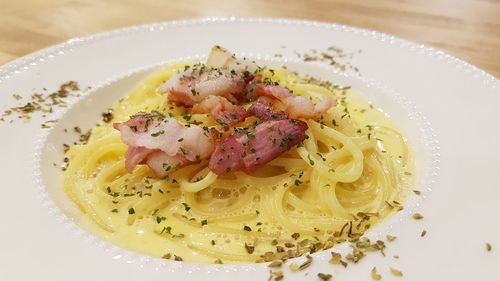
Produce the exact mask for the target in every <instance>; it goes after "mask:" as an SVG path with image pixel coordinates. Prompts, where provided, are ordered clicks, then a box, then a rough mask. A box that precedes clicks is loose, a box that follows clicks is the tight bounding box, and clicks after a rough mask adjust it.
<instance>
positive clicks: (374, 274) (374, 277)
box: [371, 266, 382, 281]
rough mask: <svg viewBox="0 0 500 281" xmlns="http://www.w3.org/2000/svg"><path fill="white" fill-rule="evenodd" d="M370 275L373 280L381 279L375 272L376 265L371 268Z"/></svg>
mask: <svg viewBox="0 0 500 281" xmlns="http://www.w3.org/2000/svg"><path fill="white" fill-rule="evenodd" d="M371 276H372V279H373V280H375V281H379V280H381V279H382V276H381V275H380V274H378V273H377V267H376V266H375V267H373V268H372V271H371Z"/></svg>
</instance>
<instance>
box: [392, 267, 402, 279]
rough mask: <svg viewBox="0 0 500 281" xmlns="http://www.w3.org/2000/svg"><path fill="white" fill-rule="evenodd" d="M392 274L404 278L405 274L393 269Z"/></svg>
mask: <svg viewBox="0 0 500 281" xmlns="http://www.w3.org/2000/svg"><path fill="white" fill-rule="evenodd" d="M390 269H391V273H392V275H394V276H396V277H403V272H401V271H399V270H397V269H395V268H393V267H391V268H390Z"/></svg>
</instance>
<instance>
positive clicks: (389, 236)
mask: <svg viewBox="0 0 500 281" xmlns="http://www.w3.org/2000/svg"><path fill="white" fill-rule="evenodd" d="M386 238H387V241H389V242H392V241H394V240H396V238H397V237H396V236H392V235H387V236H386Z"/></svg>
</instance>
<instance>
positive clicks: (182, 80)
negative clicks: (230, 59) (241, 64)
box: [160, 65, 249, 107]
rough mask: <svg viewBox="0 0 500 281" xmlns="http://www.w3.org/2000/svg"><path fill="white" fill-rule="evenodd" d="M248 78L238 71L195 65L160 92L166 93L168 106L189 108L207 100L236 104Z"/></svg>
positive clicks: (172, 79)
mask: <svg viewBox="0 0 500 281" xmlns="http://www.w3.org/2000/svg"><path fill="white" fill-rule="evenodd" d="M248 77H249V75H244V73H243V72H241V71H235V70H229V69H223V68H211V67H207V66H205V65H196V66H192V67H189V68H187V69H186V70H184V71H182V72H180V73H178V74H177V75H174V76H172V77H171V78H170V79H169V80H167V81H166V82H165V83H164V84H163V85H162V86H161V87H160V92H163V93H166V92H169V93H170V94H169V96H168V100H169V101H170V102H173V103H175V104H177V105H184V106H188V107H191V106H194V105H195V104H198V103H200V102H202V101H203V100H204V99H205V98H207V97H208V96H222V97H225V98H226V99H227V100H229V101H231V102H232V103H235V104H236V103H238V101H239V100H240V99H241V98H242V97H243V96H244V95H245V88H246V85H247V83H248Z"/></svg>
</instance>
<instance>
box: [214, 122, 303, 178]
mask: <svg viewBox="0 0 500 281" xmlns="http://www.w3.org/2000/svg"><path fill="white" fill-rule="evenodd" d="M306 130H307V124H306V123H305V122H303V121H300V120H290V119H282V120H270V121H265V122H263V123H261V124H259V125H258V126H257V127H256V128H255V129H254V130H252V131H249V132H247V133H241V132H239V133H236V134H233V135H231V136H228V137H225V138H223V139H222V140H221V141H220V142H219V143H218V144H217V146H216V148H215V151H214V153H213V154H212V156H211V158H210V162H209V164H208V166H209V168H210V170H212V171H213V172H214V173H216V174H219V175H221V174H226V173H229V172H235V171H239V170H243V171H246V172H250V173H251V172H254V171H255V170H257V169H258V168H260V167H262V166H264V165H265V164H267V163H268V162H269V161H271V160H273V159H275V158H276V157H278V156H280V155H281V154H282V153H283V152H285V151H287V150H289V149H290V148H292V147H293V146H295V145H297V144H298V143H300V142H301V141H303V140H304V138H305V131H306Z"/></svg>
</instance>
